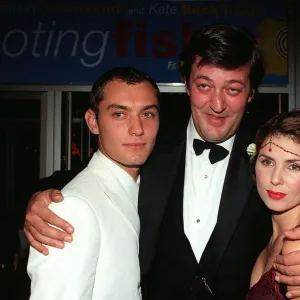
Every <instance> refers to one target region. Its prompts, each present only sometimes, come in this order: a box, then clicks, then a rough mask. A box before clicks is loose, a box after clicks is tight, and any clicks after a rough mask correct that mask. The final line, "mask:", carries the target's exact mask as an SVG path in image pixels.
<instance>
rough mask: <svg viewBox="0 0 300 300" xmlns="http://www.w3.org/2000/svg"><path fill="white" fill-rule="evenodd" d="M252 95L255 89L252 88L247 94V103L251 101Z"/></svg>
mask: <svg viewBox="0 0 300 300" xmlns="http://www.w3.org/2000/svg"><path fill="white" fill-rule="evenodd" d="M254 95H255V89H252V90H251V91H250V93H249V96H248V101H247V102H248V103H251V102H252V100H253V98H254Z"/></svg>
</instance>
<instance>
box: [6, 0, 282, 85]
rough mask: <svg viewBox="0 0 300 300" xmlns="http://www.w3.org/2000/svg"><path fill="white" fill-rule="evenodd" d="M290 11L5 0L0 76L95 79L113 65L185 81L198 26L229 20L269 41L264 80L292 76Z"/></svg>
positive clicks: (224, 4) (236, 5)
mask: <svg viewBox="0 0 300 300" xmlns="http://www.w3.org/2000/svg"><path fill="white" fill-rule="evenodd" d="M123 2H125V1H123ZM128 2H129V1H128ZM142 3H143V4H142ZM284 11H285V9H284V7H283V5H282V4H280V3H276V4H275V3H270V4H268V3H265V4H248V3H246V1H239V2H235V1H152V2H149V1H140V2H136V3H135V4H134V2H131V5H129V4H118V3H108V2H102V1H76V2H74V1H70V0H69V1H68V0H64V1H50V0H48V1H39V2H38V3H35V2H24V1H23V2H20V1H16V2H11V1H9V3H8V1H7V2H5V1H4V2H1V4H0V17H1V20H0V23H1V27H0V42H1V48H0V51H1V68H0V82H1V83H22V84H27V83H30V84H69V83H72V84H84V83H88V84H90V83H93V82H94V80H95V79H96V78H97V77H98V76H99V75H100V74H101V73H102V72H103V71H105V70H107V69H110V68H112V67H115V66H132V67H137V68H140V69H142V70H144V71H145V72H147V73H148V74H149V75H150V76H152V77H153V78H154V80H155V81H156V82H158V83H174V82H181V80H180V77H179V75H178V73H177V71H176V62H177V59H178V54H179V53H180V51H181V49H182V47H183V45H184V44H185V43H186V42H187V40H188V38H189V37H190V35H191V34H192V33H193V31H194V30H195V29H197V28H199V27H201V26H203V25H208V24H213V23H230V24H235V25H238V26H243V27H245V28H247V29H248V30H250V31H251V32H253V34H254V35H255V36H256V37H257V39H258V42H259V43H260V45H261V46H262V47H263V49H264V52H265V56H266V60H267V61H266V63H267V75H266V77H265V81H264V83H266V84H287V82H288V78H287V29H286V21H285V18H284Z"/></svg>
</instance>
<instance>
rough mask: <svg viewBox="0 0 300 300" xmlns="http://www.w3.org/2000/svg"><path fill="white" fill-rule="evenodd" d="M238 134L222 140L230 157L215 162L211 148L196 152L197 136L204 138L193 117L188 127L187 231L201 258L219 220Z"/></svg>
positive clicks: (185, 210)
mask: <svg viewBox="0 0 300 300" xmlns="http://www.w3.org/2000/svg"><path fill="white" fill-rule="evenodd" d="M234 138H235V136H233V137H231V138H230V139H228V140H226V141H225V142H223V143H220V144H219V145H220V146H223V147H224V148H225V149H227V150H228V151H229V154H228V155H227V157H226V158H225V159H223V160H221V161H219V162H217V163H215V164H211V163H210V161H209V158H208V155H209V151H210V150H209V149H208V150H204V151H203V153H202V154H201V155H199V156H197V155H196V154H195V151H194V148H193V140H194V139H200V140H203V139H202V138H201V137H200V136H199V134H198V133H197V131H196V129H195V125H194V122H193V119H192V118H191V119H190V122H189V125H188V128H187V143H186V164H185V178H184V194H183V220H184V232H185V235H186V237H187V238H188V240H189V242H190V244H191V247H192V249H193V252H194V255H195V258H196V259H197V261H198V262H199V261H200V259H201V256H202V254H203V251H204V249H205V247H206V244H207V243H208V240H209V238H210V236H211V234H212V232H213V230H214V227H215V225H216V223H217V218H218V212H219V206H220V200H221V194H222V189H223V184H224V180H225V175H226V170H227V167H228V162H229V157H230V153H231V150H232V146H233V142H234Z"/></svg>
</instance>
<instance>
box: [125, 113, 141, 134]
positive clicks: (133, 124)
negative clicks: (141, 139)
mask: <svg viewBox="0 0 300 300" xmlns="http://www.w3.org/2000/svg"><path fill="white" fill-rule="evenodd" d="M128 132H129V134H130V135H136V136H140V135H143V134H144V127H143V122H142V120H141V117H140V116H133V117H131V120H130V124H129V126H128Z"/></svg>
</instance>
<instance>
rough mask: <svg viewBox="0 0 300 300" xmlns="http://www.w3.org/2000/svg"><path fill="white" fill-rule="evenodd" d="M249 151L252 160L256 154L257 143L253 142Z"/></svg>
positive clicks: (248, 148)
mask: <svg viewBox="0 0 300 300" xmlns="http://www.w3.org/2000/svg"><path fill="white" fill-rule="evenodd" d="M247 153H248V155H249V156H250V162H252V161H253V160H254V157H255V155H256V144H254V143H252V144H250V145H249V146H248V147H247Z"/></svg>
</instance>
